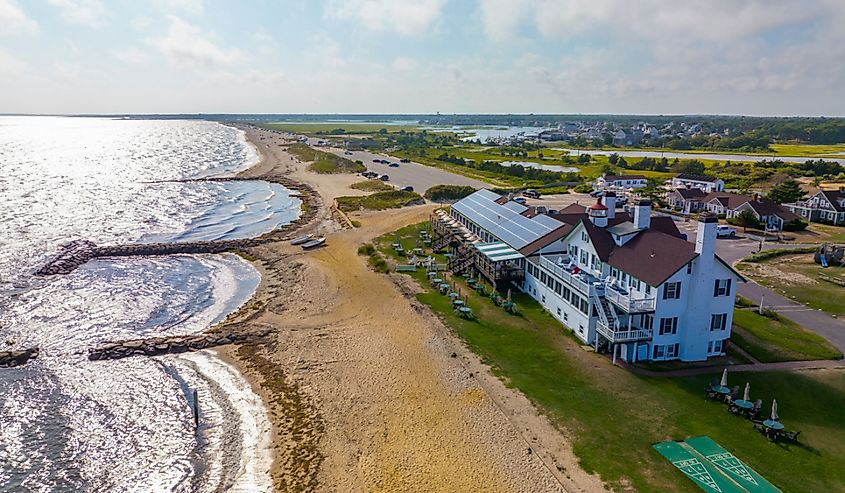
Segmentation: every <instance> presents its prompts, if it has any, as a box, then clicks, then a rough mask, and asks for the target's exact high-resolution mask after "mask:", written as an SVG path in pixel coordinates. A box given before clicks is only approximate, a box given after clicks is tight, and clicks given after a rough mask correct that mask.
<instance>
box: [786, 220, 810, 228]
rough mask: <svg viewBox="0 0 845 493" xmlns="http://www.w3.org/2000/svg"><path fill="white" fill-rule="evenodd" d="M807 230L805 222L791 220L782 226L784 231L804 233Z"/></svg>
mask: <svg viewBox="0 0 845 493" xmlns="http://www.w3.org/2000/svg"><path fill="white" fill-rule="evenodd" d="M805 229H807V222H806V221H802V220H800V219H793V220H792V221H789V222H788V223H785V224H784V225H783V230H784V231H804V230H805Z"/></svg>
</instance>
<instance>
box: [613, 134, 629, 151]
mask: <svg viewBox="0 0 845 493" xmlns="http://www.w3.org/2000/svg"><path fill="white" fill-rule="evenodd" d="M627 142H628V134H626V133H625V131H624V130H617V131H616V132H613V145H615V146H620V147H621V146H624V145H627Z"/></svg>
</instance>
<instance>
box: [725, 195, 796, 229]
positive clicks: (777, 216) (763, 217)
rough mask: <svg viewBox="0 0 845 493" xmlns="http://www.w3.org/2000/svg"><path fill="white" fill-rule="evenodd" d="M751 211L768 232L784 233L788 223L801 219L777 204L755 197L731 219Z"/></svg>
mask: <svg viewBox="0 0 845 493" xmlns="http://www.w3.org/2000/svg"><path fill="white" fill-rule="evenodd" d="M744 210H749V211H751V212H752V213H753V214H754V217H756V218H757V220H758V221H760V222H761V223H763V224H764V225H765V227H766V230H767V231H782V230H783V226H784V224H786V223H789V222H791V221H795V220H797V219H800V217H799V216H797V215H796V214H794V213H792V212H790V211H788V210H786V209H784V208H783V207H781V206H780V205H778V204H777V203H775V202H772V201H771V200H768V199H763V198H760V197H759V196H755V197H754V199H753V200H750V201H748V202H745V203H743V204H741V205H740V206H739V207H737V208H736V209H734V210H733V211H732V214H731V216H730V217H736V216H737V215H739V213H740V212H742V211H744Z"/></svg>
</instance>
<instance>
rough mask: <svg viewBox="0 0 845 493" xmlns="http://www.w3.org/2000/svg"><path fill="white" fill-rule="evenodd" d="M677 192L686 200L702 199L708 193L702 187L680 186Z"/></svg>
mask: <svg viewBox="0 0 845 493" xmlns="http://www.w3.org/2000/svg"><path fill="white" fill-rule="evenodd" d="M675 193H677V194H678V195H680V196H681V197H682V198H683V199H684V200H690V199H702V198H704V196H705V195H707V194H705V193H704V190H702V189H700V188H678V189H676V190H675Z"/></svg>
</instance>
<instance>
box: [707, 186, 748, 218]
mask: <svg viewBox="0 0 845 493" xmlns="http://www.w3.org/2000/svg"><path fill="white" fill-rule="evenodd" d="M749 200H752V197H749V196H748V195H739V194H736V193H729V192H710V193H708V194H707V195H706V196H705V197H704V198H703V199H702V202H703V203H704V208H705V209H706V210H707V211H709V212H712V213H713V214H716V215H717V216H721V217H733V216H731V215H730V211H733V210H734V209H736V208H737V207H739V206H740V205H742V204H744V203H745V202H748V201H749Z"/></svg>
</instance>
